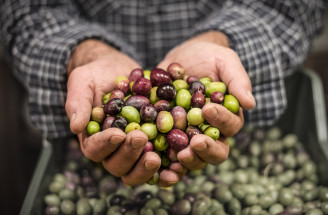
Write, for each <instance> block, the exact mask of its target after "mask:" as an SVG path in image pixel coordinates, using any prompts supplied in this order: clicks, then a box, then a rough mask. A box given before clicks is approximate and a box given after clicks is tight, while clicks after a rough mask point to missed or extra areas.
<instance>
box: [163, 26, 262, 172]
mask: <svg viewBox="0 0 328 215" xmlns="http://www.w3.org/2000/svg"><path fill="white" fill-rule="evenodd" d="M172 62H177V63H180V64H181V65H183V67H184V68H185V72H186V75H194V76H198V77H210V78H211V79H212V80H213V81H222V82H224V83H225V84H226V85H227V88H228V91H229V94H232V95H234V96H235V97H236V98H237V99H238V101H239V102H240V105H241V108H240V109H239V112H238V113H237V114H233V113H231V112H230V111H229V110H227V109H226V108H225V107H223V106H222V105H219V104H214V103H210V104H207V105H205V106H204V107H203V109H202V113H203V116H204V118H205V119H206V121H207V122H208V123H209V124H211V125H212V126H214V127H217V128H218V129H219V130H220V133H221V135H220V138H219V139H218V140H217V141H214V140H213V139H212V138H210V137H208V136H206V135H196V136H194V137H193V138H192V139H191V141H190V144H189V146H188V147H187V148H186V149H184V150H182V151H180V152H179V153H178V159H179V161H180V162H181V163H182V164H183V165H184V166H185V167H187V168H188V169H201V168H203V167H204V166H205V165H206V164H208V163H209V164H215V165H216V164H219V163H221V162H223V161H224V160H226V159H227V158H228V155H229V146H228V143H227V137H230V136H233V135H234V134H236V133H237V132H238V131H239V130H240V129H241V128H242V126H243V124H244V117H243V112H242V109H243V108H244V109H247V110H249V109H252V108H254V107H255V105H256V103H255V100H254V97H253V96H252V93H251V92H252V87H251V82H250V79H249V77H248V75H247V73H246V71H245V69H244V67H243V66H242V64H241V61H240V59H239V57H238V55H237V54H236V53H235V52H234V51H233V50H232V49H230V48H229V45H228V40H227V37H226V36H225V35H224V34H222V33H220V32H207V33H203V34H201V35H198V36H196V37H194V38H191V39H189V40H187V41H185V42H184V43H182V44H180V45H179V46H177V47H175V48H174V49H172V50H171V51H170V52H169V53H168V54H167V55H166V56H165V58H164V60H163V61H162V62H161V63H160V64H159V65H158V67H159V68H167V66H168V65H169V64H170V63H172Z"/></svg>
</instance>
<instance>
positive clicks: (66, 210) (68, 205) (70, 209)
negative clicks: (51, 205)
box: [60, 199, 75, 214]
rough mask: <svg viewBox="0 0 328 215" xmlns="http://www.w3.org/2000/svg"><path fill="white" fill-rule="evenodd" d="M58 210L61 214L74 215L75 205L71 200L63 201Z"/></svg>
mask: <svg viewBox="0 0 328 215" xmlns="http://www.w3.org/2000/svg"><path fill="white" fill-rule="evenodd" d="M60 209H61V212H62V213H63V214H74V212H75V204H74V202H73V201H72V200H69V199H64V200H63V201H62V202H61V204H60Z"/></svg>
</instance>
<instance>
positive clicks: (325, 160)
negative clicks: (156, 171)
mask: <svg viewBox="0 0 328 215" xmlns="http://www.w3.org/2000/svg"><path fill="white" fill-rule="evenodd" d="M285 81H286V87H287V99H288V108H287V110H286V112H285V114H284V115H283V116H282V117H281V119H280V120H279V121H278V122H277V126H278V127H280V128H281V129H282V130H283V131H284V132H286V133H295V134H296V135H298V137H299V139H300V140H301V142H302V143H303V144H304V146H305V149H306V150H307V152H308V153H309V154H310V155H311V158H312V159H313V161H314V162H315V163H316V164H317V167H318V175H319V180H320V182H319V183H320V184H322V185H328V171H327V170H328V138H327V131H328V129H327V122H326V109H325V102H324V93H323V86H322V82H321V80H320V78H319V76H318V75H317V74H316V73H314V72H313V71H310V70H306V69H303V70H302V71H300V72H298V73H295V74H293V75H292V76H290V77H288V78H287V79H286V80H285ZM65 143H66V140H64V139H57V140H44V141H43V149H42V152H41V155H40V158H39V161H38V164H37V166H36V169H35V172H34V175H33V178H32V180H31V184H30V186H29V189H28V192H27V195H26V197H25V200H24V203H23V206H22V208H21V212H20V214H33V215H36V214H42V212H43V208H44V203H43V197H44V196H45V194H46V193H47V192H48V186H49V183H50V181H51V180H52V177H53V175H54V174H55V173H57V172H60V171H61V167H62V166H63V164H64V161H65V159H64V157H65V156H64V155H65V149H66V148H65V147H64V146H65Z"/></svg>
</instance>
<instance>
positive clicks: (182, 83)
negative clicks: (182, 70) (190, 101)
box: [173, 80, 189, 92]
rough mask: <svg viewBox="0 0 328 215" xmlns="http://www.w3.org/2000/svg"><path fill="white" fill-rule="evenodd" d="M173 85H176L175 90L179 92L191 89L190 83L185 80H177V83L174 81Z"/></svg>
mask: <svg viewBox="0 0 328 215" xmlns="http://www.w3.org/2000/svg"><path fill="white" fill-rule="evenodd" d="M173 85H174V87H175V89H176V90H177V92H179V91H180V90H181V89H185V90H188V88H189V85H188V83H187V82H186V81H184V80H175V81H173Z"/></svg>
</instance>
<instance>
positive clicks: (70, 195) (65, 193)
mask: <svg viewBox="0 0 328 215" xmlns="http://www.w3.org/2000/svg"><path fill="white" fill-rule="evenodd" d="M58 195H59V197H60V198H61V199H70V200H74V199H75V197H76V196H75V191H74V190H71V189H67V188H64V189H62V190H60V191H59V193H58Z"/></svg>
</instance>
